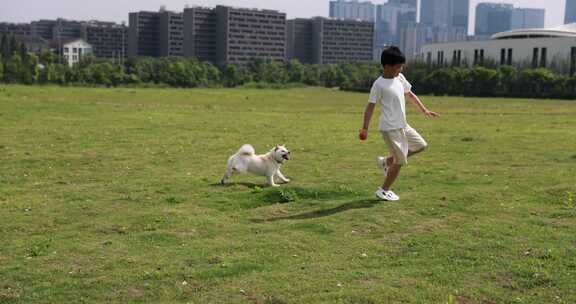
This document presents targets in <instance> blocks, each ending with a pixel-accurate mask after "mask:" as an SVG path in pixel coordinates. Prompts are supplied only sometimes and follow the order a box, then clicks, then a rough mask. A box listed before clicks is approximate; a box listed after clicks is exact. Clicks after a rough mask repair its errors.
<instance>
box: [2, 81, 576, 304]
mask: <svg viewBox="0 0 576 304" xmlns="http://www.w3.org/2000/svg"><path fill="white" fill-rule="evenodd" d="M366 99H367V95H366V94H357V93H344V92H338V91H334V90H327V89H319V88H300V89H290V90H249V89H196V90H177V89H86V88H59V87H24V86H1V87H0V303H103V302H114V303H269V304H272V303H275V304H281V303H357V304H368V303H576V289H575V286H576V285H575V282H576V208H575V207H576V199H575V196H576V149H575V148H576V127H575V126H576V103H575V102H570V101H553V100H538V101H537V100H519V99H475V98H459V97H423V100H424V101H425V103H427V104H428V105H429V107H430V108H431V109H432V110H435V111H437V112H440V113H441V114H442V117H441V118H440V119H435V120H431V119H426V118H425V117H424V116H423V115H421V114H420V113H417V112H416V110H415V108H413V107H410V106H409V109H408V112H409V113H408V119H409V121H410V122H411V124H412V125H413V126H414V127H415V128H416V129H418V130H419V131H420V132H421V133H422V135H423V136H424V137H425V138H426V139H427V140H428V142H429V144H430V146H429V150H428V151H426V153H423V154H420V155H418V156H416V157H414V158H411V159H410V164H409V165H408V166H407V167H405V168H404V169H403V171H402V172H401V176H400V178H399V179H398V181H397V183H396V185H395V187H394V190H395V191H396V193H398V194H399V195H400V196H401V198H402V199H401V201H399V202H395V203H385V202H379V201H376V200H375V199H374V197H373V192H374V190H375V189H376V188H377V187H378V185H379V184H380V183H381V182H382V178H381V173H380V172H379V171H378V170H377V168H376V166H375V157H376V156H377V155H379V154H385V153H386V150H385V147H384V145H383V142H382V140H381V138H380V136H379V134H378V133H377V117H376V116H375V117H374V119H373V123H372V128H371V133H370V135H369V139H368V141H367V142H360V141H358V140H357V130H358V128H359V127H360V125H361V116H362V111H363V109H364V106H365V104H366ZM244 143H251V144H252V145H254V147H255V148H256V150H257V152H266V151H267V150H268V149H269V148H270V147H272V146H273V145H275V144H281V143H286V145H287V146H288V148H290V149H291V151H292V154H293V160H291V161H290V162H288V163H287V165H286V166H285V169H284V170H283V171H284V173H285V174H286V175H287V176H288V177H290V178H291V179H292V182H291V183H290V184H289V185H284V186H282V187H281V188H280V189H273V188H268V187H265V185H264V178H262V177H253V176H248V175H245V176H241V177H235V178H233V179H232V180H231V184H229V185H227V186H221V185H219V184H218V183H217V182H218V181H219V179H220V177H221V175H222V173H223V172H224V169H225V163H226V160H227V158H228V156H229V155H231V154H233V153H234V152H235V151H236V150H237V149H238V148H239V147H240V146H241V145H242V144H244Z"/></svg>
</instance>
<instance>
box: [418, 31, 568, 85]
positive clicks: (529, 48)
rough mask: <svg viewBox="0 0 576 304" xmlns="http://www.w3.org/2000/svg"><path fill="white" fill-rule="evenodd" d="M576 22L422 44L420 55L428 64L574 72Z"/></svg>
mask: <svg viewBox="0 0 576 304" xmlns="http://www.w3.org/2000/svg"><path fill="white" fill-rule="evenodd" d="M575 38H576V24H574V23H573V24H567V25H563V26H558V27H555V28H541V29H520V30H511V31H507V32H502V33H496V34H494V35H492V37H491V39H490V40H484V41H466V42H450V43H435V44H427V45H425V46H423V48H422V51H421V53H420V56H419V58H420V59H421V60H422V61H423V62H424V63H427V64H429V65H469V66H470V65H475V64H482V63H485V62H488V61H490V62H492V63H496V64H500V65H513V66H518V67H529V68H530V67H531V68H539V67H545V68H551V69H553V70H556V71H559V72H563V73H570V74H571V75H574V74H575V73H576V43H574V41H575Z"/></svg>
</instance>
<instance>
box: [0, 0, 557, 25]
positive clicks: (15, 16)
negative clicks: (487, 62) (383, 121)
mask: <svg viewBox="0 0 576 304" xmlns="http://www.w3.org/2000/svg"><path fill="white" fill-rule="evenodd" d="M0 1H2V2H4V3H3V4H0V22H30V21H33V20H38V19H56V18H58V17H61V18H65V19H72V20H91V19H95V20H101V21H115V22H123V21H124V22H126V23H128V22H127V20H128V12H134V11H140V10H151V11H157V10H158V9H159V8H160V6H162V5H164V6H166V8H167V9H168V10H174V11H182V10H183V8H184V7H185V6H186V5H188V6H208V7H214V6H216V5H228V6H236V7H246V8H260V9H273V10H278V11H282V12H285V13H286V14H287V17H288V18H289V19H291V18H296V17H301V18H309V17H314V16H328V3H329V0H97V1H94V0H75V1H71V0H0ZM565 1H566V0H470V16H471V18H470V19H471V20H470V33H472V31H473V28H474V8H475V7H476V4H478V3H480V2H497V3H511V4H514V6H515V7H526V8H545V9H546V26H547V27H551V26H557V25H561V24H562V23H563V21H564V7H565ZM384 2H386V1H385V0H372V3H374V4H381V3H384Z"/></svg>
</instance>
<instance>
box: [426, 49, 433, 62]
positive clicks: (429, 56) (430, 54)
mask: <svg viewBox="0 0 576 304" xmlns="http://www.w3.org/2000/svg"><path fill="white" fill-rule="evenodd" d="M426 64H427V65H432V52H428V53H427V54H426Z"/></svg>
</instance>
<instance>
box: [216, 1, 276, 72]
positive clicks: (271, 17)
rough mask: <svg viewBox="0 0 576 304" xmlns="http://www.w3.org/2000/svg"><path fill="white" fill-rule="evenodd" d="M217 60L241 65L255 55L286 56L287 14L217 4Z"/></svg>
mask: <svg viewBox="0 0 576 304" xmlns="http://www.w3.org/2000/svg"><path fill="white" fill-rule="evenodd" d="M216 18H217V20H218V23H217V33H216V39H217V47H216V63H217V64H236V65H244V64H247V63H249V62H250V61H252V60H254V59H256V58H264V59H268V60H274V61H284V60H286V14H285V13H281V12H278V11H273V10H255V9H244V8H233V7H228V6H216Z"/></svg>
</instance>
